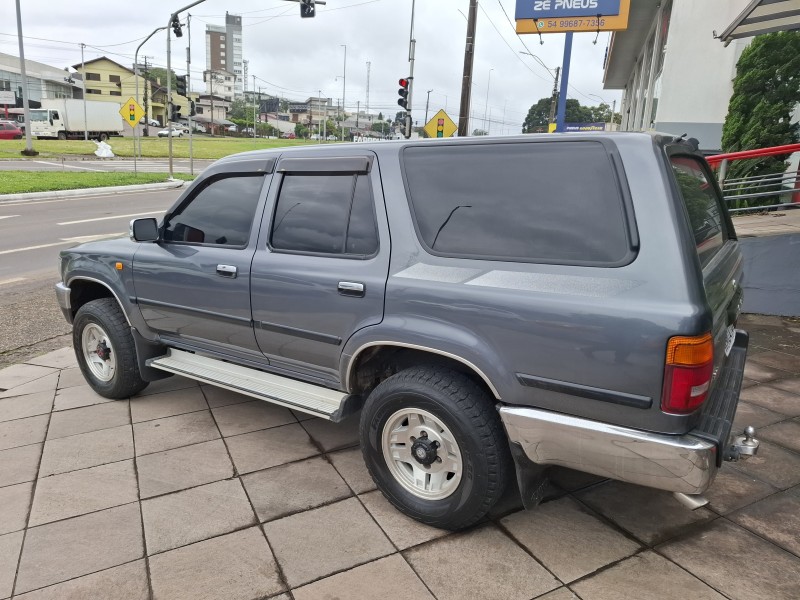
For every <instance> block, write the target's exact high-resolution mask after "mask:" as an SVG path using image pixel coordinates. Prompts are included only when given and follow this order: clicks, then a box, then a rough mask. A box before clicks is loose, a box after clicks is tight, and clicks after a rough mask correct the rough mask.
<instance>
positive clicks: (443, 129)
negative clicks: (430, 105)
mask: <svg viewBox="0 0 800 600" xmlns="http://www.w3.org/2000/svg"><path fill="white" fill-rule="evenodd" d="M422 129H423V131H424V132H425V133H427V134H428V137H432V138H447V137H451V136H452V135H453V134H454V133H455V132H456V131H458V126H457V125H456V124H455V123H453V119H451V118H450V117H449V116H448V115H447V113H446V112H444V111H443V110H440V111H439V112H437V113H436V114H435V115H433V118H432V119H431V120H430V121H428V122H427V123H426V124H425V127H423V128H422Z"/></svg>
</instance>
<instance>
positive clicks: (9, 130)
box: [0, 121, 22, 140]
mask: <svg viewBox="0 0 800 600" xmlns="http://www.w3.org/2000/svg"><path fill="white" fill-rule="evenodd" d="M21 139H22V129H20V128H19V127H17V126H16V125H15V124H14V123H13V122H11V121H0V140H21Z"/></svg>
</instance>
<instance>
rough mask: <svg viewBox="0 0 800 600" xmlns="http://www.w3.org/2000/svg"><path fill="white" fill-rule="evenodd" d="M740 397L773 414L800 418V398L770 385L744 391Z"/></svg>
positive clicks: (765, 384) (764, 384) (763, 384)
mask: <svg viewBox="0 0 800 600" xmlns="http://www.w3.org/2000/svg"><path fill="white" fill-rule="evenodd" d="M739 397H740V398H741V399H742V400H744V401H746V402H750V403H751V404H757V405H759V406H761V407H763V408H766V409H768V410H771V411H772V412H777V413H781V414H783V415H788V416H790V417H797V416H800V396H798V395H797V394H794V393H792V392H787V391H786V390H780V389H778V388H775V387H772V386H771V385H770V384H768V383H762V384H761V385H758V386H756V387H751V388H747V389H746V390H742V392H741V394H740V396H739Z"/></svg>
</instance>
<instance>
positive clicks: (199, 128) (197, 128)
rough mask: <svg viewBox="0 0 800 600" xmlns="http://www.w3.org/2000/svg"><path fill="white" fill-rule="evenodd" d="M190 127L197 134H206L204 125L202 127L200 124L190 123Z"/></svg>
mask: <svg viewBox="0 0 800 600" xmlns="http://www.w3.org/2000/svg"><path fill="white" fill-rule="evenodd" d="M192 127H194V130H195V131H196V132H198V133H205V132H206V128H205V125H203V124H201V123H192Z"/></svg>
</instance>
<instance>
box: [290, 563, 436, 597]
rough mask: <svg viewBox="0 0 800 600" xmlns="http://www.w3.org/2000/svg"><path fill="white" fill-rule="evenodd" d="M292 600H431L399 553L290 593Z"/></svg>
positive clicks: (423, 585)
mask: <svg viewBox="0 0 800 600" xmlns="http://www.w3.org/2000/svg"><path fill="white" fill-rule="evenodd" d="M292 595H294V598H295V600H330V599H331V598H414V600H425V599H430V600H434V598H433V596H432V595H431V593H430V592H429V591H428V590H427V588H426V587H425V584H423V583H422V581H420V579H419V577H417V575H416V573H414V571H413V570H412V569H411V567H409V566H408V563H407V562H406V561H405V560H403V557H402V556H400V555H399V554H393V555H392V556H387V557H386V558H381V559H379V560H376V561H374V562H371V563H367V564H365V565H361V566H360V567H356V568H355V569H351V570H349V571H345V572H343V573H337V574H336V575H332V576H330V577H326V578H325V579H321V580H319V581H315V582H314V583H311V584H309V585H305V586H303V587H300V588H297V589H294V590H292Z"/></svg>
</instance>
